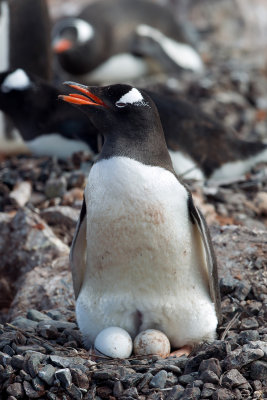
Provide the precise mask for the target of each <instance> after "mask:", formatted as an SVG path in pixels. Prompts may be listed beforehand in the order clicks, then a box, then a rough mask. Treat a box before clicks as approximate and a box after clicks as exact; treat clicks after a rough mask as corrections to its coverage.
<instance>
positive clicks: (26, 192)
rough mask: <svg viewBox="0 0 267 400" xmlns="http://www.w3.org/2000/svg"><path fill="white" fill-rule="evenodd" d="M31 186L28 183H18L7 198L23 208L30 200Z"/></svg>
mask: <svg viewBox="0 0 267 400" xmlns="http://www.w3.org/2000/svg"><path fill="white" fill-rule="evenodd" d="M31 193H32V185H31V183H30V182H28V181H24V182H18V183H17V184H16V186H15V188H14V189H13V190H12V192H10V193H9V197H10V198H12V199H13V200H15V202H16V203H17V205H18V206H19V207H24V206H25V204H26V203H28V201H29V200H30V198H31Z"/></svg>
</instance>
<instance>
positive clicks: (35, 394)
mask: <svg viewBox="0 0 267 400" xmlns="http://www.w3.org/2000/svg"><path fill="white" fill-rule="evenodd" d="M23 388H24V390H25V394H26V396H28V398H29V399H37V398H39V397H41V396H42V395H43V394H44V391H36V390H35V389H34V388H33V387H32V385H31V384H30V382H28V381H24V382H23Z"/></svg>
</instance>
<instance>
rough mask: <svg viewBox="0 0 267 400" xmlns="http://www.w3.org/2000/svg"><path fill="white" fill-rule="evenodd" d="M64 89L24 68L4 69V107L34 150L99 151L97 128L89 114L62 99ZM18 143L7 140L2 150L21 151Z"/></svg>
mask: <svg viewBox="0 0 267 400" xmlns="http://www.w3.org/2000/svg"><path fill="white" fill-rule="evenodd" d="M63 90H64V89H63ZM60 93H62V90H61V91H59V90H58V89H57V88H56V87H54V86H52V85H50V84H48V83H47V82H46V81H44V80H42V79H40V78H38V77H36V76H34V75H32V74H30V73H26V71H24V70H23V69H20V68H19V69H16V70H9V71H7V72H4V73H0V110H2V111H3V112H4V113H5V114H6V115H7V116H8V117H9V118H10V119H11V121H12V123H13V124H14V126H15V127H16V129H17V130H18V132H19V134H20V135H21V137H22V138H23V140H24V142H25V144H26V146H27V148H28V149H29V150H30V151H31V152H32V153H33V154H35V155H50V156H57V157H59V158H67V157H69V156H71V154H72V153H74V152H77V151H82V150H87V151H89V152H92V153H93V154H95V153H97V152H98V149H99V148H98V132H97V130H96V129H95V127H94V126H93V125H92V124H91V123H90V121H89V120H88V118H87V117H86V115H83V114H82V113H81V112H80V111H79V110H76V109H75V108H73V107H69V106H68V105H67V104H65V103H63V102H62V101H58V95H59V94H60ZM17 146H18V144H17V143H16V142H13V144H12V146H11V145H10V144H9V146H8V147H7V145H5V144H3V145H2V146H1V148H0V152H5V151H6V152H8V151H10V152H20V151H21V150H22V148H21V145H19V147H18V148H17ZM23 150H24V151H25V150H26V149H25V148H24V149H23Z"/></svg>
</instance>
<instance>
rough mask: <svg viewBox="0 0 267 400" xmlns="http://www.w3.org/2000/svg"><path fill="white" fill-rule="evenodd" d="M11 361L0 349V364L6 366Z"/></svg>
mask: <svg viewBox="0 0 267 400" xmlns="http://www.w3.org/2000/svg"><path fill="white" fill-rule="evenodd" d="M10 363H11V357H10V356H9V355H8V354H6V353H2V351H0V364H1V365H3V367H6V366H7V365H10Z"/></svg>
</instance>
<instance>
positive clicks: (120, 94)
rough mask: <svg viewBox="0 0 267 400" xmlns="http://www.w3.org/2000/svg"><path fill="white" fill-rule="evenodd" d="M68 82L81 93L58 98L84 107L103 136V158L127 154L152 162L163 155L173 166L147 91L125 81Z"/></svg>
mask: <svg viewBox="0 0 267 400" xmlns="http://www.w3.org/2000/svg"><path fill="white" fill-rule="evenodd" d="M66 84H67V85H69V86H70V87H72V88H74V89H76V90H77V91H79V92H80V93H82V94H78V93H71V94H70V95H68V96H66V95H61V96H59V97H60V98H61V99H62V100H64V101H67V102H69V103H72V104H75V105H78V106H79V107H81V110H83V111H84V112H85V113H86V114H87V116H88V117H89V118H90V120H91V122H92V123H93V124H94V126H95V127H96V128H97V129H98V131H99V132H100V133H101V134H102V135H103V136H104V138H105V143H104V147H103V149H102V152H101V157H102V158H103V157H105V158H107V157H111V156H113V155H127V156H129V157H131V158H135V159H137V160H141V161H142V162H144V163H146V164H151V165H155V163H157V164H158V159H159V158H160V159H161V161H163V162H162V164H164V165H165V164H166V165H168V169H172V166H171V163H170V158H169V153H168V151H167V145H166V142H165V138H164V133H163V129H162V126H161V122H160V118H159V114H158V110H157V108H156V106H155V104H154V102H153V101H152V100H151V98H150V97H149V96H148V94H147V93H146V92H145V91H143V90H140V89H137V88H134V87H132V86H130V85H125V84H116V85H110V86H103V87H97V86H93V87H88V86H84V85H80V84H77V83H73V82H66ZM156 159H157V161H156Z"/></svg>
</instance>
